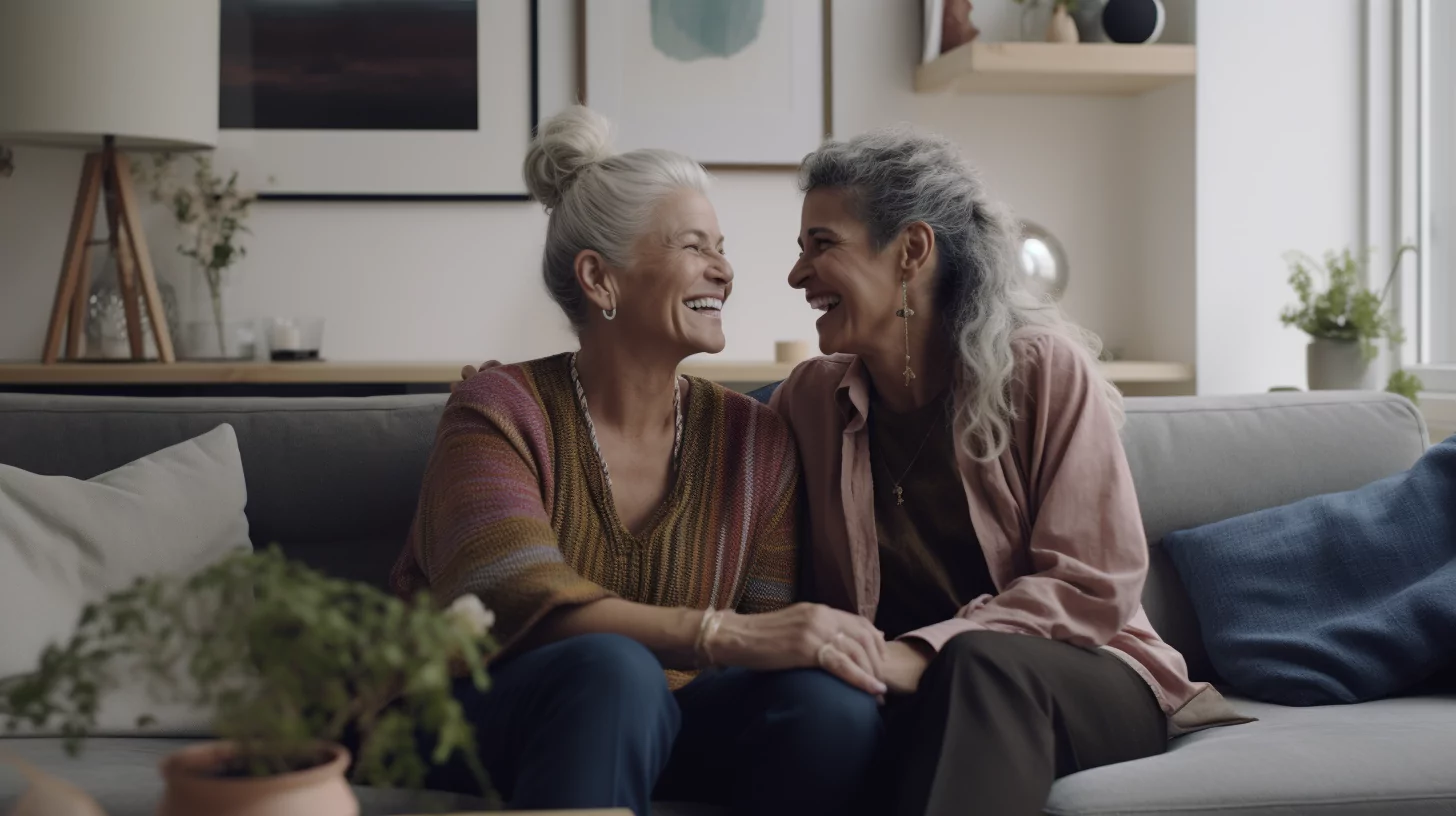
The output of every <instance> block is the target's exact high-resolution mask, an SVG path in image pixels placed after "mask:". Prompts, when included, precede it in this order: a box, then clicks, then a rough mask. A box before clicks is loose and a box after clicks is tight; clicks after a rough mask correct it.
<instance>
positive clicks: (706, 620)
mask: <svg viewBox="0 0 1456 816" xmlns="http://www.w3.org/2000/svg"><path fill="white" fill-rule="evenodd" d="M722 624H723V613H722V612H720V611H718V610H716V609H704V610H703V618H702V620H701V621H699V623H698V638H697V640H696V641H694V642H693V657H694V658H695V659H696V661H697V665H698V668H699V669H704V668H710V667H712V666H713V665H714V663H713V653H712V651H711V650H709V648H708V641H709V640H710V639H711V638H712V637H713V635H714V634H716V633H717V631H718V627H719V626H721V625H722Z"/></svg>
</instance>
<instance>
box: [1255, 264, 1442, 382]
mask: <svg viewBox="0 0 1456 816" xmlns="http://www.w3.org/2000/svg"><path fill="white" fill-rule="evenodd" d="M1413 251H1415V247H1414V246H1410V245H1406V246H1402V247H1401V248H1400V250H1399V251H1398V252H1396V254H1395V260H1394V262H1393V263H1392V264H1391V269H1390V274H1389V275H1388V276H1387V277H1386V280H1385V285H1384V287H1382V288H1381V290H1380V292H1379V294H1377V293H1375V292H1374V291H1372V290H1371V289H1369V288H1368V287H1367V286H1366V285H1365V284H1364V282H1363V281H1364V280H1365V276H1366V264H1367V262H1366V259H1365V258H1364V257H1359V256H1356V255H1355V253H1353V252H1351V251H1350V250H1348V249H1345V250H1342V251H1340V252H1327V253H1325V257H1324V261H1323V262H1320V261H1317V260H1315V259H1314V258H1312V257H1310V256H1309V255H1306V254H1304V253H1299V252H1296V253H1290V254H1289V256H1288V257H1287V260H1288V263H1289V267H1290V273H1289V285H1290V286H1291V287H1292V288H1293V289H1294V293H1295V296H1296V297H1298V299H1299V302H1298V303H1297V304H1295V305H1293V306H1290V307H1288V308H1286V309H1285V310H1284V312H1283V313H1282V314H1281V315H1280V319H1281V320H1282V321H1283V323H1284V325H1286V326H1294V327H1296V328H1298V329H1300V330H1301V331H1303V332H1304V333H1305V334H1308V335H1309V336H1310V343H1309V346H1308V348H1307V350H1306V367H1307V373H1308V376H1309V387H1310V390H1316V391H1318V390H1340V389H1361V388H1372V387H1374V382H1372V381H1371V377H1372V371H1371V367H1370V363H1371V361H1373V360H1374V359H1375V356H1376V353H1377V348H1376V343H1377V342H1379V341H1380V340H1386V341H1388V342H1389V344H1390V346H1391V347H1392V348H1396V347H1399V346H1400V344H1402V343H1404V342H1405V332H1404V331H1403V330H1402V329H1401V326H1400V324H1399V322H1397V320H1396V319H1395V317H1394V316H1393V315H1392V314H1390V313H1389V312H1388V311H1387V309H1386V304H1385V300H1386V298H1387V297H1389V295H1390V288H1391V285H1392V284H1394V282H1395V274H1396V272H1397V271H1398V270H1399V269H1400V261H1401V258H1403V257H1404V256H1405V253H1407V252H1413ZM1317 277H1322V278H1324V283H1325V286H1324V288H1320V287H1319V286H1318V285H1317V282H1316V278H1317ZM1421 387H1422V384H1421V381H1420V380H1419V379H1418V378H1417V377H1416V376H1415V375H1413V374H1411V373H1409V372H1407V371H1404V370H1400V369H1397V370H1396V371H1395V372H1394V373H1392V374H1391V375H1390V378H1389V380H1388V381H1387V382H1386V390H1388V391H1391V392H1394V393H1397V394H1400V395H1402V396H1405V397H1407V398H1409V399H1411V400H1412V401H1414V400H1415V399H1416V395H1417V394H1418V393H1419V392H1420V390H1421Z"/></svg>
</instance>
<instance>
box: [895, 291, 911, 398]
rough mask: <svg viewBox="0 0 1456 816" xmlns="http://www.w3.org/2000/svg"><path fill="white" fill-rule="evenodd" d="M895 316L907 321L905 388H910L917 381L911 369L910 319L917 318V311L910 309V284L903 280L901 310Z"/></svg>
mask: <svg viewBox="0 0 1456 816" xmlns="http://www.w3.org/2000/svg"><path fill="white" fill-rule="evenodd" d="M895 316H896V317H898V318H900V319H901V320H903V321H905V387H906V388H909V387H910V381H911V380H913V379H915V369H913V368H911V367H910V318H912V317H914V316H915V310H914V309H912V308H910V284H909V283H907V282H906V281H905V280H904V279H903V278H902V279H901V280H900V310H899V311H897V312H895Z"/></svg>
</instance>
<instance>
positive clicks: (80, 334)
mask: <svg viewBox="0 0 1456 816" xmlns="http://www.w3.org/2000/svg"><path fill="white" fill-rule="evenodd" d="M92 243H93V242H92V241H90V240H88V241H86V246H85V248H84V249H82V250H81V262H80V263H79V264H77V269H76V291H75V293H74V294H72V295H71V321H70V323H69V324H68V325H67V326H66V359H68V360H76V359H80V357H81V349H82V343H83V340H84V338H85V332H86V305H87V303H88V302H89V301H90V300H91V246H92Z"/></svg>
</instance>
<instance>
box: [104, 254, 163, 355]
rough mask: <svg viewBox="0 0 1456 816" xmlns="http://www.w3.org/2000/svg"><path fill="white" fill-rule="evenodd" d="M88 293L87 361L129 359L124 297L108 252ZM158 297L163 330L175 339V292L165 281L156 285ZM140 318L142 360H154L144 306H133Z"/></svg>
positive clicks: (153, 341)
mask: <svg viewBox="0 0 1456 816" xmlns="http://www.w3.org/2000/svg"><path fill="white" fill-rule="evenodd" d="M91 280H92V281H93V284H92V286H91V292H90V294H89V296H88V297H87V299H86V353H85V357H86V358H87V359H91V360H130V359H132V353H131V341H130V339H129V335H128V334H127V329H126V298H124V297H123V296H122V293H121V280H120V275H119V273H118V270H117V265H116V257H115V256H114V255H112V254H111V253H110V252H109V251H108V252H106V253H104V254H103V255H102V256H101V259H100V261H99V263H97V264H96V265H95V266H94V267H93V271H92V277H91ZM157 292H158V293H159V294H160V295H161V298H162V314H163V315H165V317H166V320H167V330H168V331H169V332H170V333H171V336H172V337H176V336H177V329H178V319H177V314H178V312H177V292H176V290H175V289H173V288H172V286H171V285H170V284H168V283H166V282H165V281H158V282H157ZM137 311H138V313H139V314H140V315H141V335H142V358H143V359H146V360H155V359H157V357H158V355H157V341H156V336H155V335H154V334H152V317H151V314H150V313H149V312H148V310H147V309H146V307H145V306H143V305H142V304H141V303H140V302H138V303H137Z"/></svg>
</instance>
